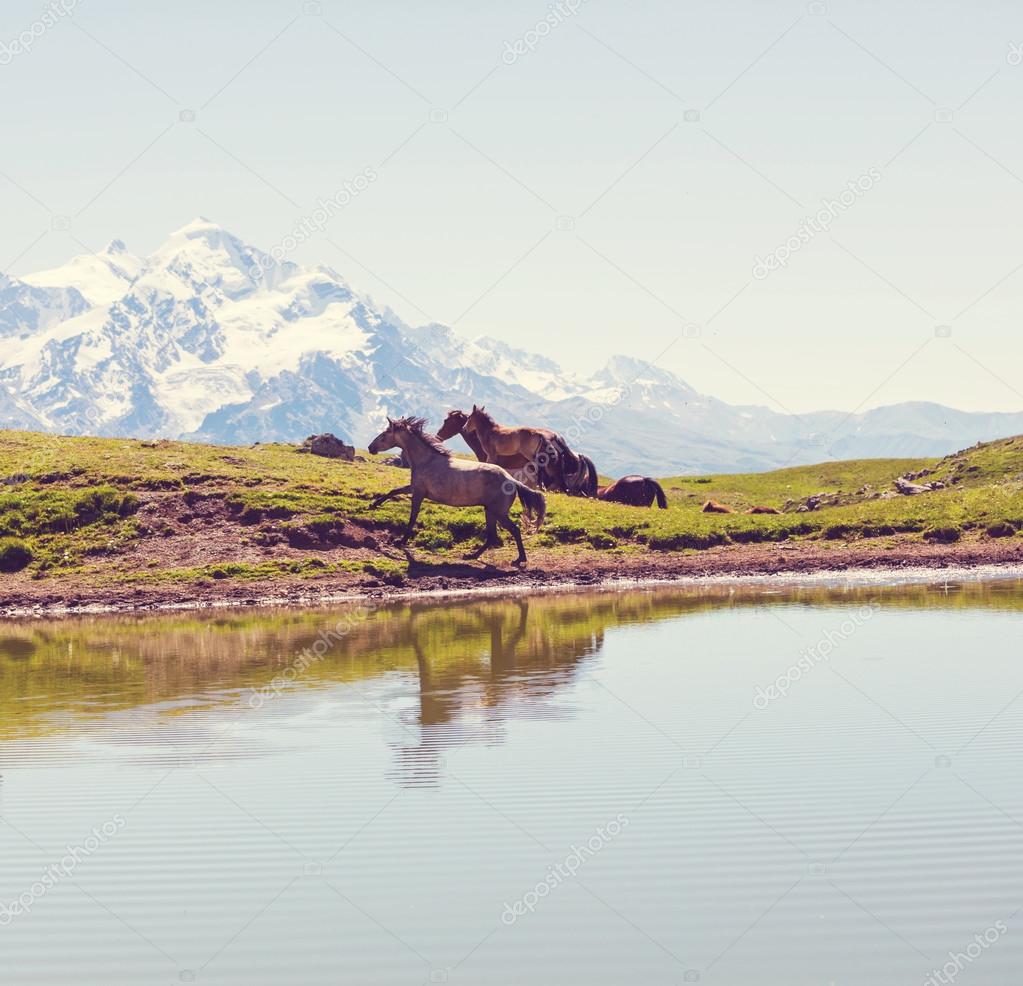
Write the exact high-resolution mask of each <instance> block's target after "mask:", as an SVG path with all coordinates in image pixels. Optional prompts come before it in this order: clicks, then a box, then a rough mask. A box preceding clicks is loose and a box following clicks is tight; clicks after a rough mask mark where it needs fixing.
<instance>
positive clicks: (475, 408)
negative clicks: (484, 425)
mask: <svg viewBox="0 0 1023 986" xmlns="http://www.w3.org/2000/svg"><path fill="white" fill-rule="evenodd" d="M472 409H473V413H475V412H476V411H478V410H479V408H478V407H477V406H476V405H475V404H473V406H472Z"/></svg>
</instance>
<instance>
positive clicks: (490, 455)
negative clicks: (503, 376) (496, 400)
mask: <svg viewBox="0 0 1023 986" xmlns="http://www.w3.org/2000/svg"><path fill="white" fill-rule="evenodd" d="M470 435H472V436H474V437H475V438H476V439H477V440H478V441H479V443H480V446H481V447H482V448H483V454H484V455H485V456H486V458H485V459H484V460H483V461H484V462H497V461H498V460H499V459H500V458H503V457H506V456H514V455H518V456H521V457H522V458H524V459H525V460H526V466H525V467H524V468H527V469H530V470H534V471H535V472H536V474H537V478H538V479H539V480H540V485H541V486H544V485H553V486H555V487H556V488H557V489H562V490H564V489H566V488H567V483H566V476H565V473H566V471H572V472H574V471H576V470H577V469H578V468H579V462H578V459H576V457H575V456H574V455H573V454H572V453H571V452H570V450H569V448H568V445H567V444H566V443H565V440H564V439H563V438H562V437H561V436H560V435H558V434H557V433H556V432H553V431H551V430H550V429H549V428H527V427H512V428H506V427H505V426H504V425H499V424H498V423H497V422H496V421H495V420H494V419H493V417H492V416H491V415H489V414H488V413H487V412H486V410H485V408H482V407H477V406H476V405H475V404H473V406H472V413H471V414H470V415H469V417H468V418H467V419H466V422H465V424H464V425H463V426H462V437H463V438H464V439H465V440H466V441H468V440H469V436H470ZM569 457H571V458H572V459H575V461H574V462H569V461H568V459H569ZM570 467H573V468H571V469H570ZM548 480H550V481H551V482H550V483H548V482H547V481H548Z"/></svg>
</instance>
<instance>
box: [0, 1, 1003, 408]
mask: <svg viewBox="0 0 1023 986" xmlns="http://www.w3.org/2000/svg"><path fill="white" fill-rule="evenodd" d="M64 2H65V3H66V4H67V5H69V6H73V7H74V10H73V13H72V14H71V15H70V16H63V15H62V16H59V17H58V16H56V15H53V16H52V17H51V18H50V20H52V21H55V23H53V26H51V27H47V28H46V29H45V30H40V29H39V28H38V27H37V29H36V32H35V33H36V34H37V35H39V36H37V37H35V38H33V39H32V43H31V46H30V48H29V50H27V51H20V50H17V47H16V46H15V48H13V49H12V48H11V42H12V41H14V40H15V39H16V38H17V37H18V36H19V35H20V34H21V33H22V32H24V31H30V30H31V29H32V25H33V23H34V22H39V21H40V17H41V13H40V10H41V8H40V6H39V4H38V3H34V2H28V0H4V2H3V5H2V7H0V45H4V46H6V47H0V122H2V128H3V131H2V132H3V135H4V139H3V141H2V142H0V210H2V216H3V221H2V223H0V270H5V271H7V272H9V273H11V274H14V275H17V274H19V273H27V272H29V271H32V270H39V269H42V268H44V267H48V266H53V265H56V264H58V263H60V262H62V261H64V260H65V259H67V258H68V257H69V256H71V255H73V254H75V253H80V252H82V250H83V245H85V246H87V247H88V248H90V249H94V250H95V249H99V248H101V247H102V246H103V245H104V244H105V243H106V242H107V241H109V240H110V239H112V238H115V237H118V238H121V239H124V240H125V241H126V242H127V244H128V246H129V248H131V249H132V250H134V251H135V252H138V253H146V252H149V251H150V250H152V249H154V248H155V247H156V246H157V245H158V244H159V243H160V242H161V241H162V239H163V238H164V237H165V236H166V234H167V233H168V232H169V231H171V230H172V229H174V228H176V227H179V226H181V225H184V224H185V223H186V222H187V221H189V220H190V219H191V218H192V217H194V216H195V215H199V214H202V215H205V216H208V217H209V218H211V219H213V220H215V221H216V222H219V223H221V224H223V225H224V226H226V227H227V228H228V229H230V230H232V231H233V232H235V233H237V234H238V235H239V236H241V237H243V238H244V239H246V240H247V241H249V242H251V243H254V244H255V245H257V246H261V247H263V248H264V249H269V248H270V247H272V246H274V245H277V244H281V243H282V241H283V238H284V237H285V236H286V234H287V233H288V231H289V229H291V228H292V227H293V226H294V225H295V224H296V223H298V222H300V221H302V220H303V219H305V218H306V217H309V216H311V215H312V213H313V211H314V209H315V208H316V203H317V200H318V199H319V198H320V197H323V198H327V197H330V196H334V195H335V194H337V193H338V192H339V191H341V190H342V189H344V188H345V185H346V182H351V181H353V180H354V179H355V177H356V176H358V175H360V174H363V173H365V172H366V170H367V169H370V170H371V171H372V173H373V174H375V175H376V179H375V180H374V181H372V182H371V183H370V184H369V186H368V187H367V188H365V190H363V191H362V192H361V193H360V194H358V195H356V196H354V197H353V198H352V199H351V201H350V202H348V203H347V205H345V207H344V208H343V210H341V211H340V212H339V213H338V214H337V215H336V216H335V217H334V218H332V219H331V220H330V222H329V223H328V224H327V226H326V229H325V230H323V231H322V232H317V233H316V235H315V236H314V237H313V238H311V239H310V240H309V241H308V242H306V243H304V244H301V245H299V246H298V247H297V249H295V250H294V252H293V253H292V254H291V259H294V260H296V261H298V262H300V263H313V262H322V263H326V264H329V265H330V266H332V267H335V268H336V269H337V270H339V271H340V272H341V273H342V274H343V275H344V276H345V277H346V278H347V279H348V280H349V281H350V282H351V283H352V284H353V286H354V287H356V288H357V289H359V290H362V291H364V292H367V293H369V294H371V295H372V296H373V297H374V299H375V300H376V301H377V302H378V303H379V304H390V305H391V306H392V307H393V308H394V309H395V310H396V311H397V312H398V313H399V314H400V315H401V316H402V317H404V318H405V319H406V320H407V321H410V322H413V323H419V322H425V321H428V320H432V321H439V322H445V323H448V324H453V325H455V326H456V327H457V328H458V329H459V330H461V331H462V332H464V333H466V334H467V335H470V336H475V335H482V334H487V335H493V336H497V337H499V338H502V339H506V340H507V341H509V342H512V343H515V344H518V345H521V346H523V347H525V348H528V349H532V350H536V351H539V352H542V353H545V354H548V355H550V356H551V357H553V358H555V359H557V360H559V361H560V362H562V363H563V364H565V365H566V366H567V367H570V368H573V369H578V370H581V371H590V370H593V369H595V368H597V366H599V365H600V364H601V363H602V362H603V361H604V360H605V359H606V358H607V357H608V356H609V355H611V354H613V353H618V352H625V353H629V354H631V355H635V356H639V357H643V358H646V359H656V361H657V362H658V363H659V364H660V365H663V366H665V367H667V368H670V369H672V370H674V371H675V372H677V373H678V374H679V375H680V376H682V377H683V378H684V379H686V380H687V381H689V382H690V383H691V384H692V385H694V386H695V387H697V388H698V389H700V390H702V391H704V392H709V393H713V394H714V395H716V396H718V397H720V398H722V399H725V400H728V401H732V402H744V403H769V404H772V405H773V406H775V407H779V408H782V409H788V410H793V411H802V410H808V409H811V408H823V407H838V408H843V409H850V410H851V409H853V408H858V407H871V406H876V405H878V404H883V403H891V402H893V401H897V400H907V399H927V400H936V401H941V402H944V403H948V404H952V405H956V406H960V407H964V408H970V409H1003V410H1010V409H1011V410H1020V409H1023V377H1021V374H1020V373H1019V369H1020V366H1021V365H1023V335H1021V332H1020V328H1021V319H1020V313H1021V307H1023V269H1021V265H1023V242H1021V236H1020V217H1021V215H1023V208H1021V207H1023V130H1021V127H1020V106H1021V105H1023V64H1015V63H1016V62H1023V47H1015V46H1023V7H1021V6H1020V4H1019V3H1010V2H995V0H984V2H980V3H967V2H965V0H960V2H959V3H955V4H953V3H948V2H935V0H928V2H926V3H925V2H914V3H907V2H895V3H892V2H886V3H883V2H880V0H877V2H873V0H872V2H856V3H852V2H828V3H827V4H824V3H809V4H807V3H805V2H791V3H781V2H767V0H756V2H754V0H745V2H727V0H715V2H703V3H685V4H681V3H678V2H644V3H642V4H639V3H625V2H622V0H619V2H611V0H561V3H560V5H548V4H547V3H544V2H540V3H524V2H515V3H503V4H499V3H480V2H469V0H458V2H455V0H433V2H431V3H423V2H422V0H419V2H415V3H413V2H396V0H375V2H341V0H323V3H322V4H317V3H306V4H303V3H302V2H301V0H246V2H244V3H242V2H227V0H220V2H217V3H211V2H210V0H177V2H175V3H173V4H170V3H155V2H152V0H135V2H131V3H129V2H127V0H78V2H77V4H75V0H64ZM573 7H574V8H575V9H574V12H573V10H572V8H573ZM544 17H549V18H550V20H551V21H553V22H554V23H553V24H551V23H550V22H548V27H547V28H546V29H545V28H540V30H539V31H538V30H537V24H538V23H539V22H540V21H541V20H542V19H543V18H544ZM850 182H852V183H854V184H855V183H857V182H859V183H860V185H859V187H858V188H857V189H856V191H855V192H853V191H847V189H848V187H849V183H850ZM843 191H847V194H846V197H845V198H846V201H845V202H843V201H842V200H841V199H840V196H841V193H842V192H843ZM822 200H829V201H832V202H833V203H834V204H832V205H831V206H830V207H828V213H827V214H826V215H825V216H824V220H825V222H826V224H827V226H828V228H827V229H824V228H823V226H820V228H819V229H818V228H813V227H810V226H805V225H803V223H804V221H805V220H806V218H807V217H811V216H814V215H815V214H816V213H817V212H818V210H820V209H822V208H825V206H824V205H822ZM62 217H70V229H69V230H64V229H63V228H61V227H63V226H65V225H68V223H67V222H66V221H65V219H64V218H62ZM818 225H820V224H818ZM790 238H795V239H794V240H793V244H794V246H795V249H793V250H792V251H791V255H790V256H789V257H788V259H787V261H786V264H787V266H784V267H779V268H778V269H774V270H768V269H767V268H766V266H765V267H763V268H760V269H758V270H757V272H756V273H758V274H760V275H766V276H762V277H757V276H755V275H754V265H755V263H756V258H758V257H759V258H761V259H762V260H766V259H767V258H768V257H769V255H772V254H774V253H775V251H776V250H777V249H778V248H779V247H782V246H783V245H784V244H785V243H786V241H788V240H790ZM939 326H941V327H943V328H939ZM673 340H677V341H674V342H673Z"/></svg>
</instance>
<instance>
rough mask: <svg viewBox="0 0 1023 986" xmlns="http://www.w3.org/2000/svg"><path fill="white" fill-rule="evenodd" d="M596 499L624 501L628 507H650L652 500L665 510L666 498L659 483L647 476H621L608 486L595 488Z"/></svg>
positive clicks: (666, 505)
mask: <svg viewBox="0 0 1023 986" xmlns="http://www.w3.org/2000/svg"><path fill="white" fill-rule="evenodd" d="M597 499H599V500H610V501H611V502H612V503H625V504H628V505H629V506H630V507H652V506H653V505H654V500H656V501H657V506H659V507H660V508H661V509H662V510H667V508H668V500H667V497H665V495H664V490H663V489H662V488H661V484H660V483H658V482H657V480H655V479H651V478H650V477H649V476H622V478H621V479H616V480H615V481H614V482H613V483H611V484H610V485H609V486H602V487H601V488H600V489H599V490H597Z"/></svg>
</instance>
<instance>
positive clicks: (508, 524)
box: [497, 514, 526, 565]
mask: <svg viewBox="0 0 1023 986" xmlns="http://www.w3.org/2000/svg"><path fill="white" fill-rule="evenodd" d="M497 522H498V523H499V524H500V525H501V526H502V527H503V528H504V529H505V530H506V531H511V536H512V537H513V538H515V545H516V547H517V548H518V549H519V557H518V558H516V559H515V564H516V565H525V564H526V549H525V547H524V546H523V544H522V531H520V530H519V525H518V524H516V523H515V521H513V520H512V519H511V517H509V516H508V514H504V515H502V516H499V517H498V518H497Z"/></svg>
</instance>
